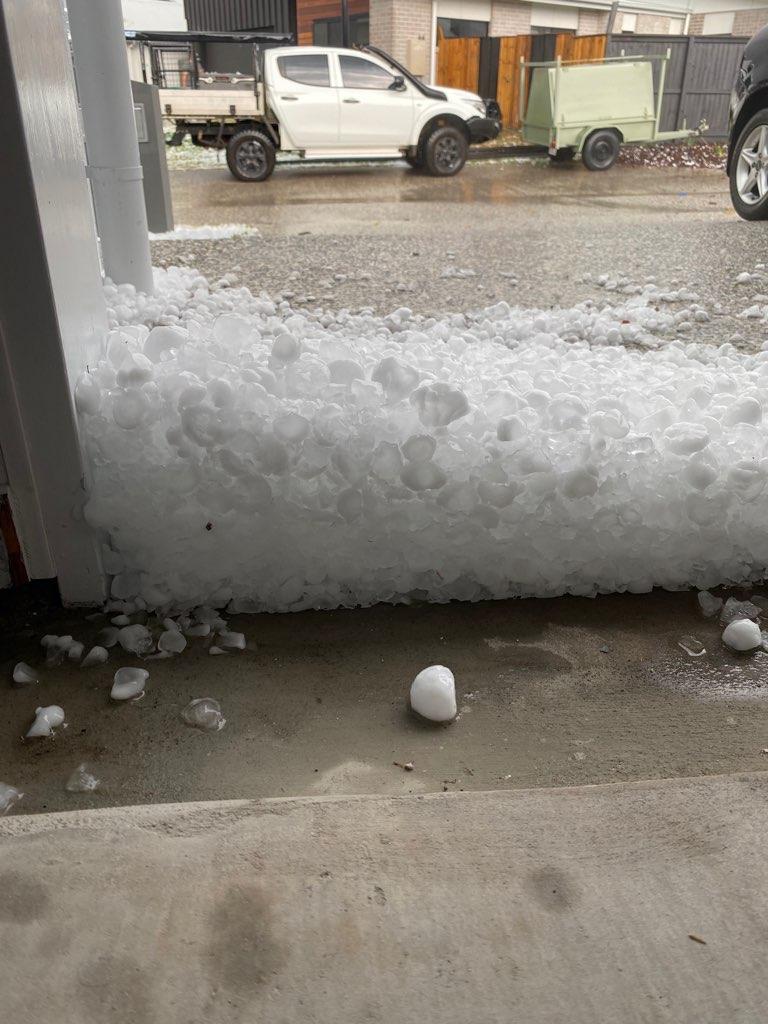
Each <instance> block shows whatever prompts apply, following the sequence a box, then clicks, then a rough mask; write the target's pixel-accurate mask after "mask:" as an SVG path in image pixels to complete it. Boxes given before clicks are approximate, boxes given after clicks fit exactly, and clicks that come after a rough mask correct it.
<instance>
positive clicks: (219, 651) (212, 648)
mask: <svg viewBox="0 0 768 1024" xmlns="http://www.w3.org/2000/svg"><path fill="white" fill-rule="evenodd" d="M208 653H209V654H226V653H227V652H226V651H225V650H224V648H223V647H219V646H217V645H216V644H212V645H211V646H210V647H209V648H208Z"/></svg>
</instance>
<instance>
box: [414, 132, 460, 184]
mask: <svg viewBox="0 0 768 1024" xmlns="http://www.w3.org/2000/svg"><path fill="white" fill-rule="evenodd" d="M467 149H468V146H467V137H466V135H465V134H464V132H463V131H461V129H460V128H456V127H455V126H454V125H452V124H445V125H443V126H442V127H441V128H435V129H434V131H432V132H430V134H429V136H428V137H427V139H426V141H425V143H424V166H425V167H426V169H427V171H428V172H429V174H432V175H433V176H434V177H436V178H450V177H451V175H453V174H458V173H459V171H460V170H461V169H462V167H463V166H464V164H465V163H466V162H467Z"/></svg>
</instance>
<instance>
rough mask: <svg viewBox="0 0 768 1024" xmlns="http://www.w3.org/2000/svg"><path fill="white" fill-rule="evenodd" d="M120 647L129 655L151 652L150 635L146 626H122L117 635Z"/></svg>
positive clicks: (151, 642)
mask: <svg viewBox="0 0 768 1024" xmlns="http://www.w3.org/2000/svg"><path fill="white" fill-rule="evenodd" d="M118 640H119V641H120V646H121V647H122V648H123V650H124V651H128V652H129V653H130V654H146V653H147V652H148V651H151V650H152V647H153V641H152V634H151V633H150V631H149V630H148V629H147V627H146V626H142V625H139V624H138V623H137V624H135V625H133V626H123V628H122V629H121V630H120V632H119V634H118Z"/></svg>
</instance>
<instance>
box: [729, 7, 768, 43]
mask: <svg viewBox="0 0 768 1024" xmlns="http://www.w3.org/2000/svg"><path fill="white" fill-rule="evenodd" d="M765 25H768V7H761V8H759V9H758V10H756V11H736V16H735V17H734V19H733V35H735V36H753V35H754V34H755V32H757V31H758V30H759V29H761V28H763V27H764V26H765Z"/></svg>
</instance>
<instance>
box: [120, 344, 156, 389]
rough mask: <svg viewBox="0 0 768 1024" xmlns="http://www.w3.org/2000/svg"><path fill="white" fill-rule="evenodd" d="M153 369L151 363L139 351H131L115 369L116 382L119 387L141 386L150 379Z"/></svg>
mask: <svg viewBox="0 0 768 1024" xmlns="http://www.w3.org/2000/svg"><path fill="white" fill-rule="evenodd" d="M153 375H154V369H153V366H152V363H151V362H150V360H149V359H147V357H146V356H145V355H142V353H141V352H132V353H131V354H130V355H128V356H127V357H126V358H125V359H124V360H123V361H122V363H121V364H120V368H119V369H118V371H117V383H118V384H119V385H120V387H121V388H136V387H141V385H142V384H146V383H147V382H148V381H150V380H152V377H153Z"/></svg>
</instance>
